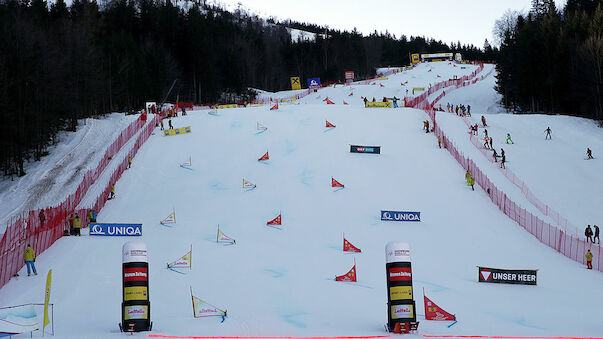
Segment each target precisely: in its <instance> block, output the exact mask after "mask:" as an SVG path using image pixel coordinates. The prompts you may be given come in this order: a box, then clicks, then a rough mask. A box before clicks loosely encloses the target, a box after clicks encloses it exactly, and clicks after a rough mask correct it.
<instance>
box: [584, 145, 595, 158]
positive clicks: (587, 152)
mask: <svg viewBox="0 0 603 339" xmlns="http://www.w3.org/2000/svg"><path fill="white" fill-rule="evenodd" d="M586 156H587V160H588V159H594V158H593V151H591V150H590V148H588V147H587V148H586Z"/></svg>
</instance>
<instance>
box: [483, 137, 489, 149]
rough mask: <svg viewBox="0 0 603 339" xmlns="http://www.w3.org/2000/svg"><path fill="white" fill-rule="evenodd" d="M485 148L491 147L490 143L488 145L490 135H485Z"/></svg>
mask: <svg viewBox="0 0 603 339" xmlns="http://www.w3.org/2000/svg"><path fill="white" fill-rule="evenodd" d="M484 148H490V145H488V137H484Z"/></svg>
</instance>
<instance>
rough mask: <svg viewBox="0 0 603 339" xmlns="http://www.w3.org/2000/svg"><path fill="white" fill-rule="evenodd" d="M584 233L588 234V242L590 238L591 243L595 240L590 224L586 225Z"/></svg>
mask: <svg viewBox="0 0 603 339" xmlns="http://www.w3.org/2000/svg"><path fill="white" fill-rule="evenodd" d="M584 235H585V236H586V242H587V243H588V241H589V240H590V242H591V243H592V242H593V230H592V228H590V225H588V226H586V229H585V230H584Z"/></svg>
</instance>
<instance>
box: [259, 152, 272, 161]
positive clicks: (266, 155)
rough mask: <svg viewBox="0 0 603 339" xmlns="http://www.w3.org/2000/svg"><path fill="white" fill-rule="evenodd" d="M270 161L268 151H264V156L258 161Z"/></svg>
mask: <svg viewBox="0 0 603 339" xmlns="http://www.w3.org/2000/svg"><path fill="white" fill-rule="evenodd" d="M268 159H270V157H269V156H268V151H266V154H264V155H262V157H261V158H259V159H258V161H263V160H268Z"/></svg>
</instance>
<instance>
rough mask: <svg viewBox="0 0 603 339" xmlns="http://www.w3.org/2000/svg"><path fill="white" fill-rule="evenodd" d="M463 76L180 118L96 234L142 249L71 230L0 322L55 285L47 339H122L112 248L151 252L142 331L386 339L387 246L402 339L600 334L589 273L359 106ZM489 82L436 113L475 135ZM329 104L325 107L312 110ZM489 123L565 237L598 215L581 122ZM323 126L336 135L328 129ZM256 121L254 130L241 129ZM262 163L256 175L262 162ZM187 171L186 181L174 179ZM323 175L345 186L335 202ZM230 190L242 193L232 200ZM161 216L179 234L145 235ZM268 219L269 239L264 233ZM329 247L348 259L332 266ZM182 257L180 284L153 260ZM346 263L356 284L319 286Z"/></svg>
mask: <svg viewBox="0 0 603 339" xmlns="http://www.w3.org/2000/svg"><path fill="white" fill-rule="evenodd" d="M463 67H465V65H463ZM474 69H475V66H471V65H466V67H465V68H461V65H455V64H450V63H448V62H438V63H431V64H420V65H419V66H418V67H416V68H415V69H412V70H408V71H404V72H400V73H397V74H395V75H390V76H389V77H388V79H387V80H375V81H374V83H375V85H372V84H369V85H359V84H353V85H351V86H343V85H337V86H334V87H328V88H323V89H320V90H318V91H317V92H316V93H311V94H310V95H308V96H306V97H304V98H302V99H300V100H296V101H295V102H294V103H281V104H280V105H279V109H278V110H270V109H269V108H270V106H271V105H265V106H262V107H253V108H233V109H221V110H218V112H217V113H218V114H217V115H210V114H207V111H191V112H188V113H189V115H188V116H186V117H178V118H176V119H173V120H172V121H173V123H174V126H175V127H185V126H191V129H192V133H190V134H185V135H176V136H169V137H164V136H163V135H162V134H161V133H160V131H159V129H157V130H156V133H155V135H152V136H151V138H150V139H149V140H148V141H147V142H146V143H145V145H144V146H143V147H142V148H141V149H140V151H139V152H138V154H137V156H136V158H135V159H134V162H133V164H132V169H131V170H128V171H126V172H125V173H124V174H123V175H122V177H121V179H120V180H119V182H118V183H117V185H116V193H117V198H116V199H114V200H111V201H109V202H108V203H107V204H106V206H105V208H104V209H103V210H102V211H101V212H100V214H99V217H98V221H99V222H106V223H113V222H115V223H142V224H143V236H142V237H140V238H126V237H94V236H89V235H88V230H83V232H82V233H83V234H82V237H63V238H61V239H59V240H58V241H57V242H56V243H55V244H54V245H53V246H52V247H51V248H50V249H48V250H47V251H46V252H44V253H42V254H40V255H39V256H38V259H37V261H36V266H37V269H38V272H39V273H40V274H39V275H38V276H32V277H27V276H26V273H25V268H24V269H22V270H21V272H20V274H21V277H20V278H18V280H17V279H13V280H11V281H10V282H9V283H8V284H7V285H6V286H4V287H3V288H2V289H0V300H1V301H2V302H1V304H0V306H7V305H18V304H23V303H38V302H42V301H43V298H44V285H45V277H46V272H47V271H48V270H49V269H52V270H53V281H52V292H51V298H50V300H51V302H52V303H54V304H55V306H54V312H55V314H54V330H55V337H56V338H113V337H116V338H117V337H120V336H123V335H124V334H122V333H120V332H119V329H118V326H117V324H118V323H119V322H120V316H121V314H120V305H121V302H122V287H121V273H122V271H121V248H122V246H123V244H124V243H125V242H127V241H130V240H140V241H144V242H145V243H146V244H147V245H148V250H149V281H150V289H149V295H150V302H151V320H152V321H153V331H152V334H159V335H171V336H184V337H186V336H257V337H268V336H304V337H309V336H378V335H387V333H386V332H385V330H384V326H383V325H384V324H385V323H386V322H387V308H386V304H387V291H386V274H385V250H384V248H385V244H386V243H388V242H389V241H392V240H397V241H403V242H406V243H408V244H409V245H410V248H411V259H412V268H413V291H414V299H415V301H416V302H417V313H418V314H419V316H418V317H417V320H418V321H420V325H419V331H418V333H417V334H414V335H409V336H408V337H410V338H419V337H421V335H435V336H444V335H488V336H503V337H505V336H507V337H509V336H524V337H525V336H531V337H551V336H575V337H597V336H598V337H600V336H601V335H602V334H603V322H602V321H601V319H600V312H599V309H600V305H601V302H602V301H603V274H602V273H601V272H598V271H596V270H592V271H591V270H587V269H586V268H585V267H584V265H582V264H581V263H577V262H575V261H572V260H570V259H568V258H566V257H564V256H562V255H560V254H559V253H557V252H556V251H555V250H554V249H551V248H549V247H547V246H546V245H544V244H541V243H540V242H539V241H538V240H537V239H536V238H534V237H533V236H532V235H530V234H529V233H527V232H526V231H524V230H523V229H522V228H521V227H519V226H518V225H517V224H516V223H515V222H513V221H512V220H511V219H509V218H508V217H506V216H505V215H504V214H503V213H501V212H500V211H499V210H498V208H497V207H496V206H495V205H494V204H492V203H491V202H490V200H489V199H488V196H487V194H486V192H484V191H483V190H482V189H480V188H478V187H476V190H475V191H472V190H471V188H470V187H468V186H467V185H466V183H465V179H464V174H465V172H464V170H463V169H462V167H461V166H460V165H459V164H458V163H457V162H456V161H455V160H454V158H452V156H451V155H450V154H449V153H448V152H447V151H446V150H445V149H440V148H438V145H437V141H436V139H435V137H434V135H433V134H432V133H429V134H427V133H425V132H424V131H423V130H422V126H423V125H422V121H423V120H426V119H427V116H426V115H425V113H424V112H422V111H420V110H416V109H411V108H396V109H378V108H373V109H367V108H364V104H363V102H362V100H361V97H368V98H369V99H371V100H372V97H375V98H376V100H377V101H380V99H381V98H382V97H383V96H386V97H392V96H397V97H398V98H400V97H404V96H405V95H406V89H407V88H409V89H410V91H412V88H414V87H425V88H428V87H429V84H430V83H431V84H435V83H436V82H438V81H441V80H445V79H448V78H451V77H452V76H453V75H457V76H458V77H461V76H463V75H465V74H469V73H471V72H472V71H473V70H474ZM430 70H431V71H430ZM486 72H487V71H486ZM486 72H484V73H486ZM438 75H439V77H438ZM493 76H494V74H493V73H490V74H489V75H488V76H487V77H486V78H485V79H484V80H482V81H479V82H478V83H477V84H475V85H471V86H468V87H466V88H462V89H458V90H456V91H454V92H451V93H454V97H453V96H452V94H450V95H451V96H450V98H449V97H448V96H445V97H444V98H443V99H442V101H441V102H442V103H443V105H444V106H445V104H446V102H447V101H449V102H451V101H452V100H453V99H454V101H455V102H454V103H455V104H461V103H463V104H470V105H472V106H473V105H475V107H476V108H475V109H472V113H473V118H474V119H477V117H479V116H481V113H482V112H488V113H494V112H501V111H502V110H500V109H499V108H497V106H496V102H494V100H495V98H496V95H492V92H493V90H492V86H491V84H492V80H491V79H489V78H490V77H493ZM488 84H490V85H488ZM381 85H383V86H381ZM410 91H409V92H410ZM350 93H353V94H352V95H350ZM415 94H416V95H418V94H421V92H418V93H415ZM277 95H280V97H284V96H287V95H290V92H284V93H277ZM409 95H411V94H410V93H409ZM327 97H329V98H330V99H331V100H332V101H333V102H335V105H327V104H326V103H325V101H323V100H325V99H326V98H327ZM484 97H487V98H490V99H489V100H491V101H489V102H486V101H485V100H484ZM343 101H346V102H347V103H348V105H344V104H343ZM480 110H483V111H481V112H480ZM485 115H486V114H485ZM486 118H487V119H488V123H489V126H491V127H489V129H490V128H491V129H492V130H491V132H490V133H493V134H494V135H495V142H496V143H497V145H496V147H500V146H501V145H500V144H498V142H499V141H497V138H498V140H500V142H501V143H502V141H503V140H504V139H503V136H504V135H505V134H506V133H507V132H509V133H511V135H512V136H513V140H514V141H515V144H513V145H510V146H508V145H504V147H505V149H507V153H508V158H509V160H510V161H509V164H508V165H509V167H510V168H512V169H513V171H515V172H516V173H517V174H518V175H519V176H520V177H522V179H523V180H524V181H525V182H527V183H528V184H529V185H530V188H531V189H532V190H533V191H534V192H536V193H537V194H538V196H539V197H540V198H541V199H542V200H543V201H544V202H546V203H550V204H551V205H552V206H554V207H555V208H558V209H559V211H560V212H561V213H562V214H564V215H565V216H566V217H567V218H568V219H569V220H571V221H572V222H574V223H575V224H576V225H580V226H584V223H586V222H587V221H588V223H591V224H592V223H597V222H600V221H601V220H602V219H601V213H602V212H601V210H600V208H597V207H596V206H601V200H600V199H601V198H600V187H603V186H602V180H603V179H602V178H601V176H600V175H598V176H597V175H595V174H596V173H602V172H603V163H601V161H600V160H599V159H595V160H589V161H585V160H584V157H585V155H584V154H583V153H584V151H585V145H589V146H590V148H591V149H592V150H593V152H594V155H595V157H597V156H598V155H599V154H600V153H601V152H603V144H602V141H601V140H602V139H603V138H602V136H603V132H602V131H601V129H599V128H596V127H595V126H594V123H593V122H591V121H587V120H584V119H579V118H571V117H562V116H524V115H507V114H487V115H486ZM438 119H439V120H438V121H439V123H440V126H441V127H442V128H443V130H444V132H445V133H446V134H447V135H449V136H450V137H451V138H452V139H453V140H454V142H455V144H456V145H457V147H459V149H460V150H461V151H463V153H465V154H466V155H468V156H470V157H471V158H473V159H474V160H475V161H479V165H480V167H481V169H482V170H483V171H484V172H485V173H487V175H488V176H489V177H491V178H492V179H493V181H494V182H495V184H496V185H497V186H499V187H501V188H502V189H503V190H505V192H507V191H508V194H509V195H510V196H511V197H512V198H513V199H514V200H515V201H517V202H518V203H520V204H522V205H523V203H525V204H526V206H524V207H526V208H529V207H530V206H527V205H529V203H528V202H527V201H525V200H523V201H522V200H521V199H522V194H521V191H520V190H518V189H517V188H516V187H515V186H514V185H513V184H512V183H510V182H509V181H508V180H507V179H506V178H504V177H503V176H501V175H500V174H499V172H498V171H499V170H498V168H497V167H496V166H495V165H493V164H490V163H489V162H488V161H486V159H485V158H484V157H483V156H482V155H481V154H480V153H479V152H478V151H477V150H476V149H475V147H474V146H473V145H472V144H471V143H469V142H468V134H467V130H466V127H465V125H464V123H463V122H462V121H461V120H460V118H459V117H457V116H455V115H454V114H450V113H440V114H438ZM326 121H329V122H331V123H332V124H334V125H335V126H336V127H335V128H329V129H327V128H326V127H325V123H326ZM257 123H261V124H262V125H263V126H265V127H267V129H266V130H265V131H259V130H257V128H256V127H257ZM546 126H551V128H552V130H553V140H551V141H546V142H545V141H544V135H543V133H542V130H544V128H546ZM480 133H481V130H480ZM350 144H358V145H378V146H381V147H382V149H381V150H382V152H381V154H379V155H377V154H355V153H350V152H349V147H350ZM103 150H104V149H103ZM266 152H268V153H269V156H270V159H269V160H268V161H264V162H259V161H258V158H260V157H261V156H262V155H264V154H265V153H266ZM189 157H190V158H191V160H192V166H191V167H190V169H187V168H183V167H181V166H179V165H180V164H182V163H183V162H185V161H187V160H188V159H189ZM480 159H482V160H480ZM331 178H335V179H336V180H337V181H339V182H341V183H342V184H344V185H345V188H343V189H334V188H332V187H331ZM243 179H246V180H248V181H250V182H252V183H253V184H256V185H257V187H256V188H255V189H252V190H245V189H243V188H242V180H243ZM22 194H23V195H25V196H19V197H18V198H19V199H23V200H24V199H26V198H27V196H26V194H27V193H26V192H25V191H24V192H23V193H22ZM5 199H6V198H4V197H3V198H2V201H3V202H4V201H5ZM597 204H598V205H597ZM173 210H175V212H176V220H177V222H176V224H174V225H171V227H169V226H163V225H161V224H160V223H159V222H160V221H161V220H162V219H164V218H166V217H167V216H168V215H169V214H170V213H171V212H172V211H173ZM381 210H394V211H420V212H421V217H422V220H421V222H391V221H390V222H387V221H381V220H380V211H381ZM281 213H282V230H279V229H275V228H271V227H267V226H266V222H267V221H269V220H271V219H273V218H274V217H276V216H277V215H279V214H281ZM218 225H220V229H221V230H222V231H223V232H224V233H225V234H227V235H228V236H230V237H232V238H234V239H236V244H235V245H230V246H224V245H223V244H217V243H216V232H217V227H218ZM343 233H345V236H346V239H348V240H349V241H350V242H351V243H352V244H354V245H355V246H357V247H359V248H360V249H361V250H362V253H358V254H349V253H344V252H343V251H342V242H343ZM191 245H192V247H193V259H192V261H193V264H192V268H191V269H180V270H179V271H181V273H178V272H174V271H172V270H168V269H167V268H166V263H168V262H171V261H173V260H176V259H178V258H179V257H180V256H182V255H184V254H185V253H186V252H187V251H189V249H190V247H191ZM354 262H355V263H356V269H357V274H358V282H356V283H347V282H335V281H334V277H335V276H336V275H342V274H345V273H346V272H348V270H349V269H350V268H352V266H353V265H354ZM476 266H487V267H497V268H508V269H538V284H537V286H524V285H504V284H484V283H478V282H477V281H476V280H477V268H476ZM191 287H192V289H193V291H194V294H195V296H196V297H199V298H201V299H203V300H205V301H207V302H209V303H211V304H213V305H216V306H217V307H220V308H222V309H227V310H228V317H227V319H226V320H225V321H224V322H223V323H222V322H220V319H219V318H199V319H197V318H193V315H192V305H191V295H190V290H189V289H190V288H191ZM423 289H424V291H425V294H426V295H427V296H428V297H429V298H430V299H431V300H433V301H434V302H435V303H437V304H438V305H439V306H441V307H443V308H444V309H446V310H447V311H448V312H450V313H453V314H456V317H457V320H458V322H457V323H456V324H454V325H452V326H450V327H449V325H451V322H450V321H441V322H438V321H426V320H425V319H424V317H423V314H424V308H423V300H422V296H423V294H422V291H423ZM147 334H148V333H138V334H135V335H134V336H136V337H141V338H142V337H146V335H147ZM28 336H29V334H23V335H20V336H15V338H21V337H23V338H25V337H28ZM39 336H41V333H40V332H34V337H39Z"/></svg>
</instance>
